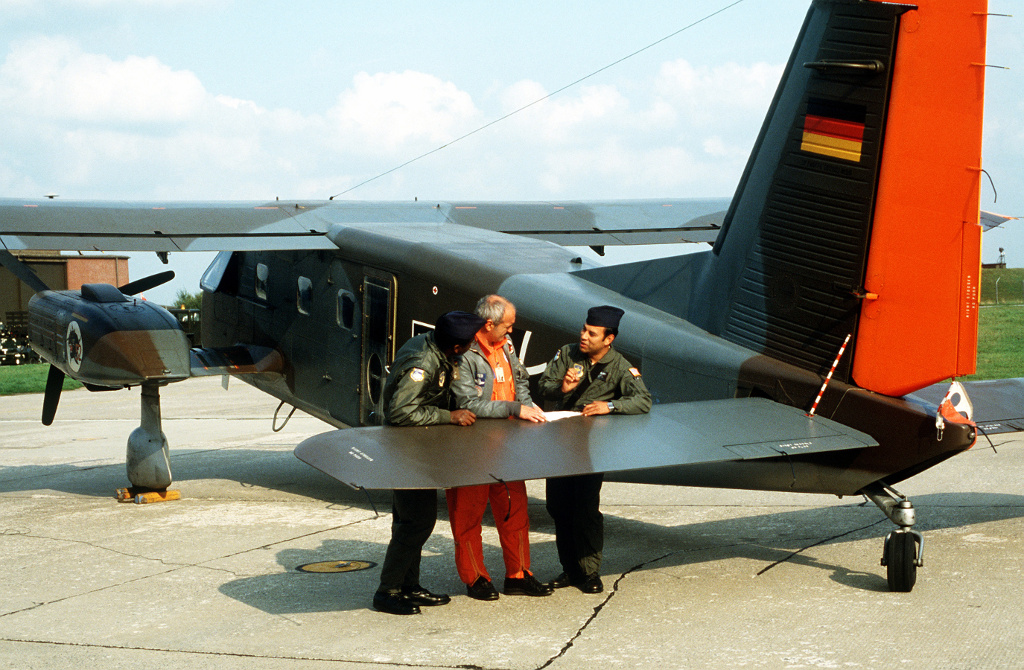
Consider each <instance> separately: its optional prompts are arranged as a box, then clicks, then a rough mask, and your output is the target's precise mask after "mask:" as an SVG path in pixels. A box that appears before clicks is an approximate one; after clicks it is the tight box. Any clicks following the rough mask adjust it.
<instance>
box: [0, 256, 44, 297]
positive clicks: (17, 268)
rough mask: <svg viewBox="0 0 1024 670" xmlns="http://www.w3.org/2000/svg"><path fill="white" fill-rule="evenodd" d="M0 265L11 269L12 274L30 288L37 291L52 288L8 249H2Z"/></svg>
mask: <svg viewBox="0 0 1024 670" xmlns="http://www.w3.org/2000/svg"><path fill="white" fill-rule="evenodd" d="M0 265H3V266H4V267H5V268H7V269H8V270H10V271H11V274H13V275H14V276H15V277H17V278H18V279H20V280H21V281H23V282H25V283H26V284H28V286H29V288H31V289H32V290H33V291H35V292H36V293H39V292H40V291H49V290H50V287H49V286H47V285H46V284H44V283H43V280H42V279H40V278H39V276H38V275H36V273H35V272H32V268H30V267H29V266H27V265H25V264H24V263H22V262H21V261H19V260H18V259H17V258H15V257H14V254H12V253H11V252H10V251H8V250H7V249H0Z"/></svg>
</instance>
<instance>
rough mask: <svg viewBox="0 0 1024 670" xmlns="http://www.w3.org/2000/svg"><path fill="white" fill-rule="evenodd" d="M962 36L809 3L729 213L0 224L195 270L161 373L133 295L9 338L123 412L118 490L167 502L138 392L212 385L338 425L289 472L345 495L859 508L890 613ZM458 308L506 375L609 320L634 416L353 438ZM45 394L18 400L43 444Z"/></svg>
mask: <svg viewBox="0 0 1024 670" xmlns="http://www.w3.org/2000/svg"><path fill="white" fill-rule="evenodd" d="M986 9H987V6H986V1H985V0H959V1H957V2H949V1H947V0H921V1H920V2H919V3H917V4H891V3H885V2H878V1H868V0H814V2H813V4H812V6H811V8H810V10H809V13H808V15H807V19H806V22H805V24H804V26H803V29H802V31H801V33H800V35H799V38H798V40H797V44H796V47H795V49H794V51H793V54H792V57H791V58H790V61H789V64H788V66H787V68H786V70H785V74H784V76H783V78H782V81H781V84H780V87H779V89H778V92H777V93H776V95H775V98H774V100H773V102H772V104H771V107H770V109H769V111H768V115H767V118H766V119H765V122H764V125H763V128H762V130H761V132H760V135H759V136H758V138H757V142H756V144H755V146H754V150H753V153H752V154H751V156H750V159H749V162H748V164H747V167H746V169H745V171H744V173H743V176H742V179H741V181H740V183H739V186H738V188H737V190H736V193H735V195H734V197H733V198H732V200H657V201H616V202H554V203H548V202H543V203H541V202H536V203H494V202H457V203H455V202H442V203H436V202H432V203H423V202H422V201H421V202H415V203H393V202H340V201H326V202H284V201H278V200H274V201H270V202H258V203H200V204H196V203H191V204H182V203H144V204H126V203H119V202H95V203H90V202H61V201H51V200H39V201H27V200H3V201H0V242H2V243H3V246H4V247H5V248H6V249H8V250H15V251H16V250H21V249H90V250H111V251H115V250H116V251H136V250H153V251H157V252H171V251H200V250H202V251H210V250H215V251H221V252H223V253H221V254H219V255H218V256H217V258H216V260H215V261H214V262H213V264H212V265H211V266H210V268H209V269H208V270H207V272H206V274H205V276H204V277H203V280H202V289H203V314H202V345H203V346H202V348H197V349H192V350H191V351H190V350H189V347H188V343H187V340H186V338H185V336H184V335H183V334H182V333H181V331H180V329H179V328H178V326H177V324H176V323H175V322H174V319H172V318H170V316H168V315H167V314H166V312H164V311H163V310H162V309H160V308H158V307H155V306H153V305H150V304H147V303H143V302H140V301H137V300H135V299H132V298H130V297H127V296H126V295H125V294H130V293H132V292H133V290H136V289H137V287H121V288H120V289H116V288H114V287H112V286H97V285H89V286H85V287H83V288H82V290H81V291H59V292H54V291H48V290H46V287H45V286H42V285H41V283H40V282H38V280H37V281H36V282H34V283H33V284H32V285H33V287H34V288H35V289H36V290H37V291H38V294H37V295H36V297H35V298H34V299H33V300H32V303H31V306H30V329H31V341H32V345H33V347H34V348H35V349H36V350H37V351H38V352H39V353H40V355H42V356H43V357H44V358H45V359H46V360H47V361H49V362H50V364H51V365H52V366H53V369H54V371H55V372H54V373H53V375H52V376H53V378H58V377H60V376H61V375H62V374H66V375H70V376H72V377H75V378H77V379H81V380H83V381H85V382H86V383H87V384H88V385H89V387H90V388H91V389H101V388H116V387H125V386H135V385H141V386H142V388H143V394H142V427H141V428H140V429H139V430H138V431H136V434H133V437H132V439H131V440H130V441H129V444H128V471H129V479H130V480H131V482H132V484H133V485H134V486H136V487H140V488H150V489H163V488H166V487H167V485H168V484H169V483H170V481H171V472H170V465H169V461H168V456H167V455H168V448H167V443H166V440H165V439H164V437H163V434H162V433H161V431H160V413H159V388H160V387H161V386H162V385H164V384H167V383H170V382H173V381H178V380H180V379H185V378H187V377H189V376H190V375H206V374H225V373H226V374H232V375H238V376H239V377H241V378H242V379H244V380H245V381H247V382H248V383H250V384H252V385H254V386H256V387H257V388H260V389H262V390H263V391H266V392H267V393H269V394H271V395H273V396H275V397H277V398H279V399H281V400H282V401H284V402H285V403H289V404H291V405H294V406H295V407H298V408H300V409H302V410H304V411H306V412H308V413H310V414H312V415H314V416H317V417H319V418H321V419H323V420H324V421H326V422H327V423H329V424H332V425H334V426H337V427H339V428H340V427H346V426H352V428H348V429H346V430H338V431H332V432H327V433H324V434H321V435H318V436H314V437H312V438H310V439H308V440H306V441H305V442H303V443H302V444H300V445H299V446H298V448H297V449H296V453H297V455H298V456H299V458H301V459H303V460H304V461H306V462H308V463H310V464H311V465H313V466H314V467H316V468H319V469H321V470H323V471H324V472H326V473H328V474H330V475H331V476H333V477H335V478H337V479H338V480H340V481H342V482H345V483H347V484H350V485H352V486H356V487H366V488H411V487H449V486H459V485H468V484H480V483H485V482H491V481H494V480H495V479H497V480H505V481H513V480H520V479H531V478H540V477H557V476H562V475H569V474H577V473H583V472H607V473H608V478H609V479H612V480H617V481H625V482H642V483H656V484H674V485H684V486H709V487H728V488H749V489H757V490H771V491H799V492H806V493H827V494H834V495H840V496H845V495H858V494H863V495H865V496H867V497H869V498H870V499H871V500H873V501H874V502H875V503H876V504H877V505H878V506H879V507H880V508H881V509H882V510H883V512H884V513H885V514H886V515H887V516H888V517H889V518H890V519H891V520H892V521H893V522H894V523H895V524H896V525H897V526H898V528H897V529H896V530H895V531H894V532H892V533H891V534H890V535H889V536H888V537H887V538H886V540H885V545H884V549H883V559H882V560H883V564H885V565H887V574H888V579H889V584H890V587H891V588H892V589H893V590H897V591H909V590H910V589H911V588H912V587H913V585H914V582H915V579H916V570H917V567H918V566H920V565H922V555H923V538H922V537H921V535H920V534H919V533H918V532H916V531H914V530H913V525H914V509H913V506H912V505H911V503H910V501H909V500H907V499H906V498H905V497H904V496H902V495H900V494H899V493H897V492H896V491H895V490H894V489H893V488H892V487H893V485H895V484H897V483H899V482H901V481H903V480H905V479H907V478H908V477H911V476H913V475H915V474H917V473H919V472H922V471H923V470H925V469H927V468H929V467H931V466H933V465H936V464H938V463H940V462H942V461H944V460H946V459H948V458H950V457H951V456H954V455H955V454H958V453H960V452H962V451H964V450H966V449H968V448H970V447H971V445H972V444H973V443H974V441H975V426H974V424H972V423H971V422H970V421H969V417H964V416H963V415H962V414H960V413H959V412H957V411H956V410H955V409H953V408H952V406H951V404H949V403H945V405H946V407H945V411H943V412H941V413H937V407H936V405H937V404H938V403H928V402H925V401H923V400H919V399H916V398H905V397H904V396H905V395H906V394H909V393H911V392H913V391H916V390H918V389H922V388H923V387H926V386H928V385H931V384H934V383H937V382H939V381H941V380H944V379H948V378H950V377H956V376H959V375H964V374H968V373H971V372H973V370H974V365H975V350H976V339H977V314H978V289H979V276H980V253H981V246H980V244H981V230H982V229H981V227H980V225H979V188H980V173H981V130H982V101H983V89H984V77H985V65H984V63H985V39H986V25H987V24H986V20H987V19H986ZM680 241H695V242H701V241H704V242H713V245H714V246H713V248H712V249H710V250H708V251H705V252H702V253H696V254H691V255H685V256H678V257H674V258H663V259H660V260H650V261H643V262H637V263H629V264H625V265H616V266H608V267H597V266H594V265H592V264H588V263H585V262H583V261H581V259H580V258H579V257H577V256H576V255H575V254H574V253H573V252H571V251H570V250H568V249H566V248H564V247H562V246H560V245H592V246H595V247H599V246H604V245H614V244H633V243H637V244H650V243H657V242H680ZM3 260H4V262H5V265H6V266H7V267H9V268H11V269H12V270H14V271H15V272H18V273H19V274H20V275H21V276H23V277H26V276H27V275H28V274H31V273H30V271H28V270H27V268H25V267H24V266H21V265H20V263H18V262H17V261H16V260H14V258H13V257H12V256H11V255H10V254H7V253H4V254H3ZM27 281H30V282H31V281H32V279H31V278H28V279H27ZM154 281H157V280H154ZM488 293H499V294H501V295H503V296H506V297H507V298H509V299H510V300H512V301H513V302H514V303H515V304H516V306H517V315H518V322H517V327H518V329H519V330H518V332H517V333H516V336H517V342H516V344H517V346H518V347H519V350H520V352H521V356H520V357H521V358H522V360H523V361H524V362H525V364H526V365H527V367H528V368H530V370H531V373H533V374H536V373H537V372H539V371H540V370H542V369H543V367H544V363H545V362H546V361H548V360H549V359H550V358H551V356H552V355H553V354H554V352H555V351H556V350H557V348H558V347H559V346H560V345H562V344H564V343H566V342H571V341H574V340H575V338H577V336H578V328H579V326H580V325H581V324H582V322H583V320H584V316H585V314H586V311H587V309H588V308H589V307H591V306H593V305H600V304H612V305H617V306H619V307H621V308H622V309H624V310H625V313H626V315H625V317H624V318H623V321H622V324H621V335H620V336H619V337H618V338H617V339H616V346H617V348H618V349H619V350H620V351H621V352H622V353H623V354H625V355H626V356H627V357H628V358H629V359H631V360H632V361H633V362H634V363H635V364H636V365H637V366H639V367H640V368H641V369H642V372H643V375H644V379H645V381H646V383H647V386H648V387H649V388H650V389H651V391H652V393H653V395H654V398H655V403H656V404H655V406H654V408H653V410H652V411H651V413H650V414H649V415H644V416H605V417H586V418H585V417H576V418H569V419H565V420H561V421H557V422H551V423H548V424H537V425H534V424H527V423H526V422H509V421H490V422H488V421H481V422H477V424H475V425H474V426H473V427H471V428H469V429H466V428H456V427H453V426H435V427H428V428H392V427H381V426H378V425H376V424H377V423H379V422H378V420H377V419H378V417H379V416H380V415H381V406H380V400H381V390H382V386H383V381H384V378H385V376H386V374H387V369H388V364H389V362H390V361H391V359H392V357H393V355H394V352H395V349H396V347H398V346H400V345H401V344H402V343H403V342H405V341H406V340H407V339H408V338H410V337H412V336H413V335H415V334H416V333H418V332H420V331H421V330H422V329H424V328H429V327H430V324H433V323H434V321H435V320H436V318H437V317H438V316H439V315H440V314H442V313H444V312H446V311H449V310H451V309H468V308H471V307H472V306H473V305H474V304H475V302H476V300H477V299H478V298H479V297H480V296H482V295H484V294H488ZM844 342H848V344H847V345H846V347H845V353H844V354H843V355H842V356H841V357H839V358H838V360H837V356H838V354H839V353H840V350H841V348H842V347H843V345H844ZM829 375H831V382H830V383H829V384H828V386H827V387H826V388H825V389H824V392H823V393H821V395H820V398H819V397H818V396H819V393H820V392H821V390H822V385H823V381H825V380H826V378H827V377H829ZM58 393H59V385H57V384H56V383H55V384H54V385H52V386H49V387H48V390H47V393H46V397H45V400H44V422H48V421H50V420H52V418H53V415H54V411H55V409H56V405H57V394H58ZM816 398H817V400H816ZM812 405H813V409H812ZM359 426H363V427H359Z"/></svg>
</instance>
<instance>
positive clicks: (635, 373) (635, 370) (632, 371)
mask: <svg viewBox="0 0 1024 670" xmlns="http://www.w3.org/2000/svg"><path fill="white" fill-rule="evenodd" d="M629 374H631V375H633V376H634V377H639V376H640V371H639V370H637V369H636V368H630V369H629Z"/></svg>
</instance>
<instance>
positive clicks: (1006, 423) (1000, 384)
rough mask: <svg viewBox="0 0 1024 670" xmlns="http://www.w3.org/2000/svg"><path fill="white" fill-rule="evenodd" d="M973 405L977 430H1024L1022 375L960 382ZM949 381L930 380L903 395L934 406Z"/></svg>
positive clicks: (941, 396) (1007, 431) (946, 388)
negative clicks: (919, 387) (916, 389)
mask: <svg viewBox="0 0 1024 670" xmlns="http://www.w3.org/2000/svg"><path fill="white" fill-rule="evenodd" d="M960 383H961V384H963V387H964V389H965V390H966V391H967V395H968V397H969V398H970V399H971V404H972V405H974V417H973V419H974V422H975V423H977V424H978V432H979V433H984V434H987V435H994V434H996V433H1016V432H1020V431H1024V378H1020V377H1018V378H1016V379H989V380H985V381H976V382H960ZM948 390H949V382H942V383H939V384H932V385H931V386H926V387H925V388H923V389H921V390H920V391H914V392H913V393H911V394H910V395H908V396H906V397H907V399H908V400H917V401H919V402H923V403H925V404H927V405H931V406H933V407H938V405H939V403H940V402H942V399H943V397H945V395H946V391H948Z"/></svg>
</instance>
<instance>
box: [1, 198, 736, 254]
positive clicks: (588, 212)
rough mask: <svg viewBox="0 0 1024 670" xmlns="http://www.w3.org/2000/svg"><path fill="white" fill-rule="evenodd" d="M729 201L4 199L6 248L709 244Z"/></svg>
mask: <svg viewBox="0 0 1024 670" xmlns="http://www.w3.org/2000/svg"><path fill="white" fill-rule="evenodd" d="M728 206H729V201H728V199H722V198H716V199H700V200H620V201H603V202H565V203H539V202H531V203H525V202H523V203H517V202H359V201H315V202H312V201H311V202H296V201H291V202H284V201H280V200H272V201H267V202H209V203H181V202H163V203H160V202H148V203H125V202H112V201H111V202H84V201H83V202H74V201H62V200H46V199H44V200H18V199H0V244H2V246H3V247H6V248H7V249H9V250H12V251H17V250H21V249H58V250H75V249H77V250H92V251H246V250H259V249H332V248H334V244H333V243H332V242H331V241H330V240H329V239H328V237H327V234H328V233H329V232H330V231H331V230H332V228H333V229H335V230H336V229H338V228H345V227H373V226H389V225H395V224H431V225H437V224H443V223H451V224H458V225H464V226H469V227H473V228H481V229H485V230H491V231H495V232H501V233H508V234H512V235H522V236H526V237H532V238H536V239H542V240H547V241H551V242H555V243H557V244H562V245H578V246H584V245H593V246H596V245H621V244H659V243H674V242H713V241H714V239H715V238H716V237H717V235H718V230H719V228H720V227H721V222H722V220H723V219H724V217H725V211H726V209H727V208H728Z"/></svg>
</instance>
